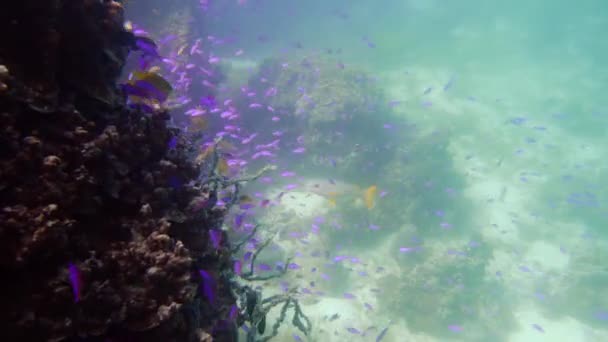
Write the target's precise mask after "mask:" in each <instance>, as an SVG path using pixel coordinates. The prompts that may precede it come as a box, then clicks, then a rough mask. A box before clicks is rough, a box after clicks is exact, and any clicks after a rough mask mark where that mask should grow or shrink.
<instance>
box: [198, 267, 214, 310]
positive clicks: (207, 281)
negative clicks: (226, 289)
mask: <svg viewBox="0 0 608 342" xmlns="http://www.w3.org/2000/svg"><path fill="white" fill-rule="evenodd" d="M199 274H200V275H201V278H203V281H202V284H201V286H202V287H203V294H204V295H205V298H207V301H209V303H210V304H211V305H214V304H215V280H214V279H213V277H212V276H211V274H209V272H207V271H205V270H203V269H200V270H199Z"/></svg>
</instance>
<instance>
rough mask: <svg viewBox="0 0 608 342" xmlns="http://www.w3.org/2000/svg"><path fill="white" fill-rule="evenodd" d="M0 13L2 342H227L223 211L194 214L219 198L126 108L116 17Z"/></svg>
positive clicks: (101, 5) (124, 41) (184, 154)
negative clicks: (216, 231)
mask: <svg viewBox="0 0 608 342" xmlns="http://www.w3.org/2000/svg"><path fill="white" fill-rule="evenodd" d="M0 13H2V14H1V18H0V35H1V36H0V39H1V40H2V42H3V44H2V46H1V47H0V65H1V66H2V67H0V78H1V80H0V82H1V84H0V130H1V131H0V193H1V196H0V267H1V269H2V271H3V274H4V275H5V279H4V281H3V282H2V285H0V287H1V289H2V293H3V295H4V296H5V298H6V300H5V301H4V303H5V307H4V309H3V310H2V314H1V316H0V320H1V321H2V322H3V324H2V326H3V327H4V329H3V336H4V337H5V339H7V340H11V341H69V340H74V341H76V340H79V341H80V340H100V341H101V340H104V341H106V340H108V339H110V340H112V341H140V340H146V341H203V340H206V339H207V340H209V339H210V338H211V337H213V339H214V340H218V341H224V340H233V339H234V338H235V337H234V327H233V326H232V325H231V324H224V323H225V320H224V319H222V317H227V316H228V310H229V308H230V306H231V305H232V304H233V303H234V298H233V297H232V294H231V292H230V291H229V288H228V284H226V283H225V282H224V281H223V279H222V277H220V274H221V273H222V271H223V270H224V269H226V268H230V267H231V263H230V253H229V250H228V249H227V246H220V247H219V248H218V249H215V248H214V247H213V245H212V244H211V243H210V242H209V237H208V236H209V235H208V234H207V231H208V230H210V229H212V228H217V227H220V226H221V223H222V220H223V217H224V215H225V209H218V208H213V205H209V206H203V207H202V208H199V207H198V206H195V207H196V208H198V209H196V210H195V209H193V203H197V202H200V199H201V197H205V196H206V198H213V197H214V194H213V191H216V190H218V188H217V187H216V188H214V189H211V190H210V189H209V187H201V186H200V184H198V183H197V182H198V181H199V180H200V179H199V177H200V173H199V170H198V168H197V167H196V166H195V165H194V164H193V163H192V162H191V161H190V160H189V159H188V155H189V154H191V151H189V144H188V142H187V141H186V139H184V138H183V137H181V136H180V135H179V132H177V131H175V130H173V129H170V128H168V127H167V124H166V121H167V119H168V115H167V113H163V112H160V113H157V114H155V115H152V116H150V115H146V114H144V113H141V112H138V111H133V110H130V109H128V108H126V107H125V105H124V103H125V99H124V96H123V95H122V94H121V92H120V91H119V90H118V88H117V87H116V79H117V78H118V76H119V75H120V73H121V69H122V67H123V66H124V63H125V62H124V61H125V58H126V57H127V55H128V52H129V51H130V49H131V48H132V40H133V37H132V35H131V34H130V33H128V32H126V31H124V29H123V25H122V23H123V14H122V13H123V8H122V4H121V3H120V2H117V1H101V2H99V1H88V0H82V1H59V0H58V1H52V2H40V1H33V0H25V1H20V2H8V3H6V4H3V5H2V8H0ZM173 139H175V140H176V141H177V143H176V144H175V146H171V147H170V146H169V145H170V144H169V141H171V140H173ZM192 237H195V238H192ZM199 269H205V270H206V272H207V273H208V274H210V275H211V276H212V277H213V278H214V279H215V282H216V284H215V285H216V286H215V288H216V297H215V298H214V300H213V301H210V300H207V299H206V298H204V297H203V296H202V295H201V293H200V291H199V288H200V286H201V283H202V282H204V280H203V279H201V277H200V276H199V275H198V270H199Z"/></svg>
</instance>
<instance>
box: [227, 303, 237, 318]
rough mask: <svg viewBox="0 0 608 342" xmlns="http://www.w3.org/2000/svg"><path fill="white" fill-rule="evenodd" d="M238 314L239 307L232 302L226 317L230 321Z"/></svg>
mask: <svg viewBox="0 0 608 342" xmlns="http://www.w3.org/2000/svg"><path fill="white" fill-rule="evenodd" d="M238 316H239V307H238V306H236V305H235V304H232V306H231V307H230V313H229V314H228V319H229V320H230V321H235V320H236V319H237V317H238Z"/></svg>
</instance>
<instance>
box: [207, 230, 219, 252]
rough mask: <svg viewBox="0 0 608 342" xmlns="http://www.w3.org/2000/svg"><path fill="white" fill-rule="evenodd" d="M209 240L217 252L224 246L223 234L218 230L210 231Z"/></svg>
mask: <svg viewBox="0 0 608 342" xmlns="http://www.w3.org/2000/svg"><path fill="white" fill-rule="evenodd" d="M209 238H210V239H211V243H212V244H213V248H214V249H216V250H218V249H220V247H221V244H222V232H221V231H220V230H218V229H210V230H209Z"/></svg>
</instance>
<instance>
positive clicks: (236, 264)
mask: <svg viewBox="0 0 608 342" xmlns="http://www.w3.org/2000/svg"><path fill="white" fill-rule="evenodd" d="M234 273H236V274H237V275H241V274H242V273H243V263H242V262H241V260H235V261H234Z"/></svg>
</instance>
